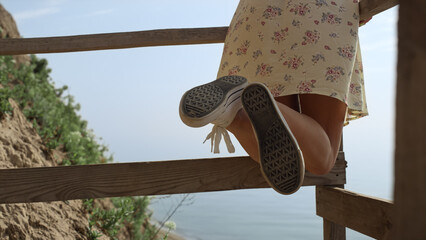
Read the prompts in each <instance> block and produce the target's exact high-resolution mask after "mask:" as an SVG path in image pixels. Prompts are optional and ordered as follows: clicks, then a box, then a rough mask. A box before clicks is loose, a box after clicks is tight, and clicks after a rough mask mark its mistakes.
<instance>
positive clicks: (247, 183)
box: [0, 157, 345, 203]
mask: <svg viewBox="0 0 426 240" xmlns="http://www.w3.org/2000/svg"><path fill="white" fill-rule="evenodd" d="M341 161H342V160H338V161H337V162H338V164H337V165H336V167H335V169H334V170H333V172H332V173H330V174H328V175H325V176H316V177H312V176H311V175H310V174H307V175H306V178H305V183H304V185H312V184H341V183H342V182H344V181H345V179H344V176H345V175H344V174H343V173H344V172H345V169H344V166H345V163H341ZM336 173H338V176H337V175H336ZM267 187H268V185H267V183H266V182H265V180H264V179H263V177H262V175H261V173H260V171H259V165H258V164H257V163H256V162H254V161H253V160H251V159H250V158H249V157H233V158H211V159H195V160H178V161H159V162H138V163H115V164H100V165H83V166H67V167H64V166H62V167H44V168H21V169H1V170H0V203H23V202H46V201H58V200H71V199H84V198H101V197H119V196H140V195H161V194H176V193H195V192H209V191H223V190H234V189H250V188H267Z"/></svg>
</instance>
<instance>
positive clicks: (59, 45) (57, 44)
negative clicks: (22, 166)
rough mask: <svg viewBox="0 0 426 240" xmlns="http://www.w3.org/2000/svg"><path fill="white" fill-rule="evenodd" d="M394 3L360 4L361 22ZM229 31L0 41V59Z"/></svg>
mask: <svg viewBox="0 0 426 240" xmlns="http://www.w3.org/2000/svg"><path fill="white" fill-rule="evenodd" d="M397 4H398V2H397V0H363V1H361V3H360V18H361V19H368V18H370V17H372V16H373V15H375V14H378V13H380V12H382V11H384V10H386V9H389V8H391V7H393V6H395V5H397ZM227 31H228V27H214V28H187V29H163V30H150V31H139V32H123V33H107V34H91V35H78V36H66V37H45V38H22V39H1V40H0V55H18V54H30V53H32V54H33V53H60V52H78V51H92V50H106V49H122V48H135V47H151V46H166V45H167V46H168V45H185V44H206V43H222V42H224V41H225V37H226V32H227Z"/></svg>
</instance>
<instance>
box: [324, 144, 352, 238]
mask: <svg viewBox="0 0 426 240" xmlns="http://www.w3.org/2000/svg"><path fill="white" fill-rule="evenodd" d="M342 142H343V137H342ZM342 142H341V145H340V150H342V149H343V146H342ZM317 187H318V186H317ZM333 187H338V188H342V189H343V188H344V185H336V186H333ZM323 237H324V240H345V239H346V228H345V227H344V226H342V225H340V224H337V223H334V222H331V221H329V220H327V219H325V218H323Z"/></svg>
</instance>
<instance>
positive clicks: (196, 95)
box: [182, 76, 247, 118]
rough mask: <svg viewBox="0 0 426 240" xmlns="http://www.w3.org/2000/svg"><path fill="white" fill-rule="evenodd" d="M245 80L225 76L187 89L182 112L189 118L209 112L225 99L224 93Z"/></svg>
mask: <svg viewBox="0 0 426 240" xmlns="http://www.w3.org/2000/svg"><path fill="white" fill-rule="evenodd" d="M245 82H247V80H246V79H245V78H243V77H240V76H225V77H221V78H219V79H217V80H216V81H213V82H211V83H207V84H204V85H201V86H198V87H195V88H193V89H191V90H189V91H188V92H187V94H186V96H184V101H183V105H182V109H183V112H184V113H185V114H186V115H187V116H189V117H191V118H202V117H204V116H206V115H208V114H210V113H211V112H212V111H213V110H215V109H216V108H217V107H218V106H219V105H220V104H221V103H222V102H224V100H225V96H226V94H227V93H228V92H229V91H230V90H231V89H233V88H235V87H236V86H238V85H242V84H244V83H245Z"/></svg>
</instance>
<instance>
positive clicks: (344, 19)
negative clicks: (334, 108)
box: [218, 0, 368, 121]
mask: <svg viewBox="0 0 426 240" xmlns="http://www.w3.org/2000/svg"><path fill="white" fill-rule="evenodd" d="M358 27H359V10H358V1H357V0H334V1H331V0H241V1H240V3H239V5H238V7H237V10H236V12H235V15H234V17H233V19H232V22H231V24H230V27H229V31H228V34H227V37H226V40H225V45H224V50H223V56H222V61H221V64H220V67H219V72H218V77H222V76H226V75H240V76H243V77H246V78H247V79H248V81H249V82H262V83H264V84H265V85H266V86H267V87H268V88H269V89H270V91H271V92H272V94H273V95H274V96H286V95H292V94H321V95H326V96H330V97H333V98H336V99H338V100H340V101H342V102H344V103H346V104H347V106H348V114H347V117H346V120H347V121H349V120H353V119H356V118H360V117H362V116H366V115H367V114H368V111H367V105H366V98H365V90H364V79H363V71H362V63H361V53H360V48H359V42H358Z"/></svg>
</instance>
